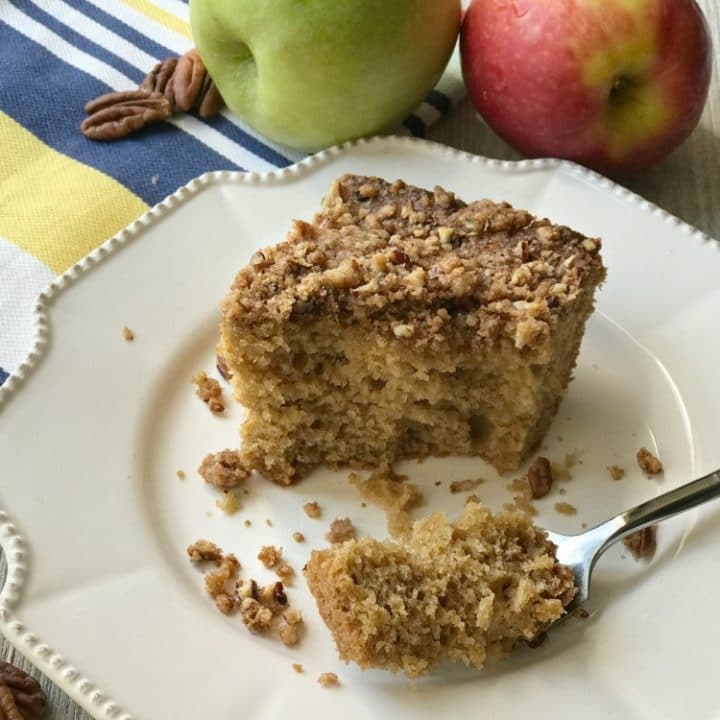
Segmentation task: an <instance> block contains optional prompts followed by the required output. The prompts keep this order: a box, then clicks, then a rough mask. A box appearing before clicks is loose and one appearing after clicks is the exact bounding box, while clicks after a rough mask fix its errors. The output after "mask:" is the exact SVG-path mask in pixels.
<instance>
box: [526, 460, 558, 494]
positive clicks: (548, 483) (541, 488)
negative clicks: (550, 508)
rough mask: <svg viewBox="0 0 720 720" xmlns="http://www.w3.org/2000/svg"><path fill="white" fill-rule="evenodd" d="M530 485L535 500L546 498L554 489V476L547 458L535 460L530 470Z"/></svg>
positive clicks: (528, 475) (528, 476)
mask: <svg viewBox="0 0 720 720" xmlns="http://www.w3.org/2000/svg"><path fill="white" fill-rule="evenodd" d="M527 478H528V483H529V485H530V491H531V492H532V496H533V497H534V498H541V497H545V495H547V494H548V493H549V492H550V488H551V487H552V482H553V476H552V468H551V467H550V461H549V460H548V459H547V458H546V457H542V456H539V457H537V458H535V460H534V461H533V463H532V464H531V465H530V467H529V468H528V474H527Z"/></svg>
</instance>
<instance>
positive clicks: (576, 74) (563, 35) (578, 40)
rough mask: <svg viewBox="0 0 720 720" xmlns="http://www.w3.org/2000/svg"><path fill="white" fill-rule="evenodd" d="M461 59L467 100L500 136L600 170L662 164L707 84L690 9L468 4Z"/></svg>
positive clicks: (590, 3) (674, 4)
mask: <svg viewBox="0 0 720 720" xmlns="http://www.w3.org/2000/svg"><path fill="white" fill-rule="evenodd" d="M460 50H461V55H462V66H463V75H464V77H465V82H466V84H467V88H468V92H469V94H470V97H471V98H472V100H473V102H474V103H475V106H476V107H477V109H478V111H479V112H480V114H481V115H482V116H483V117H484V118H485V120H486V121H487V122H488V124H489V125H490V126H491V127H493V128H494V129H495V131H496V132H497V133H498V134H499V135H500V136H501V137H503V138H504V139H505V140H506V141H507V142H508V143H510V144H511V145H513V146H514V147H515V148H517V149H518V150H520V152H522V153H524V154H525V155H529V156H534V157H538V156H552V157H561V158H568V159H570V160H575V161H576V162H579V163H582V164H583V165H587V166H588V167H591V168H595V169H597V170H600V171H601V172H618V171H632V170H638V169H641V168H644V167H647V166H648V165H650V164H652V163H654V162H656V161H658V160H660V159H661V158H663V157H664V156H665V155H667V154H668V153H669V152H670V151H671V150H672V149H673V148H675V147H677V145H679V144H680V143H681V142H682V141H683V140H684V139H685V138H686V137H687V136H688V135H689V134H690V133H691V132H692V130H693V128H694V127H695V126H696V125H697V123H698V120H699V119H700V114H701V113H702V109H703V106H704V104H705V100H706V98H707V93H708V87H709V85H710V74H711V60H712V51H711V41H710V34H709V31H708V27H707V24H706V22H705V18H704V16H703V14H702V11H701V10H700V8H699V7H698V5H697V3H696V2H694V0H474V2H473V3H472V4H471V5H470V8H469V9H468V11H467V13H466V15H465V19H464V21H463V25H462V31H461V36H460Z"/></svg>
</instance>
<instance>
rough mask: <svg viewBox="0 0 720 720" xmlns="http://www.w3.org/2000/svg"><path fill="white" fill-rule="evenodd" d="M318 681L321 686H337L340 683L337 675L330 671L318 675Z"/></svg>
mask: <svg viewBox="0 0 720 720" xmlns="http://www.w3.org/2000/svg"><path fill="white" fill-rule="evenodd" d="M318 682H319V683H320V684H321V685H322V686H323V687H337V686H338V685H339V684H340V681H339V680H338V676H337V675H336V674H335V673H332V672H327V673H322V674H321V675H320V676H319V677H318Z"/></svg>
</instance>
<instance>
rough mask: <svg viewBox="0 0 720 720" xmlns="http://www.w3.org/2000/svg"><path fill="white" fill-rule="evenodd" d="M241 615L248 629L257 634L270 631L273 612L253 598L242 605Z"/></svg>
mask: <svg viewBox="0 0 720 720" xmlns="http://www.w3.org/2000/svg"><path fill="white" fill-rule="evenodd" d="M240 615H241V617H242V620H243V622H244V623H245V625H247V627H248V628H249V629H250V630H252V631H253V632H256V633H265V632H267V631H268V630H269V629H270V626H271V624H272V619H273V612H272V610H270V608H266V607H264V606H263V605H261V604H260V603H259V602H258V601H257V600H255V599H254V598H251V597H247V598H245V599H244V600H243V601H242V602H241V603H240Z"/></svg>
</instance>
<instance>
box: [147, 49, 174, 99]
mask: <svg viewBox="0 0 720 720" xmlns="http://www.w3.org/2000/svg"><path fill="white" fill-rule="evenodd" d="M177 63H178V59H177V58H176V57H170V58H166V59H165V60H163V61H162V62H159V63H158V64H157V65H156V66H155V67H154V68H153V69H152V70H151V71H150V72H149V73H148V74H147V75H146V76H145V79H144V80H143V81H142V83H141V84H140V87H139V88H138V89H139V90H143V91H144V92H146V93H149V94H152V93H159V94H160V95H164V94H165V89H166V88H167V85H168V82H169V81H170V78H172V76H173V73H174V72H175V67H176V66H177Z"/></svg>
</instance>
